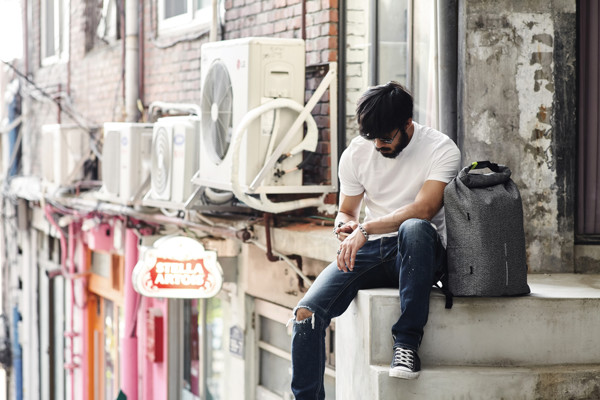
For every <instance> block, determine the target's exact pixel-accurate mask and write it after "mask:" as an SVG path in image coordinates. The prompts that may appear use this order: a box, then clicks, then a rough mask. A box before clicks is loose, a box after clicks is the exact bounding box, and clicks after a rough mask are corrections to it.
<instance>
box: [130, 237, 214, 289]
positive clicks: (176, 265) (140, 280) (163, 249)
mask: <svg viewBox="0 0 600 400" xmlns="http://www.w3.org/2000/svg"><path fill="white" fill-rule="evenodd" d="M132 281H133V287H134V289H135V290H136V291H137V292H138V293H140V294H142V295H144V296H149V297H170V298H186V299H191V298H208V297H213V296H215V295H216V294H217V293H219V291H220V290H221V286H222V285H223V272H222V270H221V266H220V265H219V263H218V262H217V253H216V252H214V251H208V250H205V249H204V246H202V244H200V243H199V242H197V241H196V240H194V239H191V238H188V237H184V236H168V237H165V238H162V239H159V240H157V241H156V243H155V244H154V247H151V248H148V249H146V250H145V251H143V252H142V253H141V257H140V260H139V262H138V263H137V265H136V266H135V268H134V270H133V276H132Z"/></svg>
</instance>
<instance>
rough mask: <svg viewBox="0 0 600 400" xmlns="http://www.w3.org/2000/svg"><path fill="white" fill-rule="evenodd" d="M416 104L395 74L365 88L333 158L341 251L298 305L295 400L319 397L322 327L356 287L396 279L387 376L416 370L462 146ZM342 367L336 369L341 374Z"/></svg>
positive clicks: (343, 306)
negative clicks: (430, 123) (420, 118)
mask: <svg viewBox="0 0 600 400" xmlns="http://www.w3.org/2000/svg"><path fill="white" fill-rule="evenodd" d="M412 113H413V99H412V96H411V95H410V93H408V91H407V90H406V89H405V88H404V87H402V85H400V84H399V83H396V82H389V83H387V84H385V85H380V86H376V87H372V88H369V89H368V90H367V91H366V92H365V93H364V94H363V95H362V97H361V98H360V99H359V101H358V105H357V110H356V114H357V120H358V124H359V128H360V136H358V137H356V138H354V139H353V140H352V142H351V143H350V145H349V146H348V148H347V149H346V150H345V151H344V153H343V154H342V157H341V159H340V165H339V178H340V204H339V212H338V214H337V216H336V219H335V228H334V233H335V234H336V235H337V237H338V239H339V240H340V247H339V250H338V252H337V259H336V260H335V261H334V262H332V263H331V264H330V265H329V266H328V267H327V268H326V269H325V270H324V271H323V272H322V273H321V274H320V275H319V276H318V277H317V279H316V281H315V282H314V284H313V285H312V286H311V287H310V289H309V290H308V292H307V293H306V295H305V296H304V298H303V299H302V300H301V301H300V302H299V303H298V306H297V307H296V308H295V310H294V316H295V319H294V329H293V334H292V391H293V393H294V395H295V396H296V399H297V400H303V399H311V400H312V399H324V398H325V389H324V386H323V376H324V372H325V329H326V328H327V326H328V325H329V323H330V321H331V319H332V318H335V317H337V316H339V315H341V314H342V313H343V312H344V311H345V310H346V309H347V308H348V306H349V305H350V302H351V301H352V300H353V299H354V297H355V296H356V294H357V292H358V291H359V290H360V289H369V288H379V287H396V288H399V290H400V308H401V311H402V315H401V316H400V318H399V319H398V321H396V323H395V324H394V325H393V327H392V337H393V341H394V346H393V352H394V354H393V358H392V365H391V368H390V376H393V377H397V378H404V379H415V378H418V376H419V373H420V370H421V366H420V360H419V356H418V354H417V351H418V349H419V345H420V344H421V338H422V337H423V328H424V326H425V324H426V323H427V317H428V314H429V295H430V292H431V287H432V284H433V281H434V277H435V274H436V272H437V271H438V270H439V269H441V268H442V266H443V265H444V263H445V262H446V250H445V231H446V229H445V222H444V210H443V207H442V206H443V195H444V188H445V186H446V184H447V183H448V182H450V180H452V178H454V177H455V176H456V174H457V173H458V170H459V167H460V152H459V150H458V148H457V147H456V145H455V144H454V142H453V141H452V140H450V139H449V138H448V137H447V136H446V135H444V134H442V133H440V132H438V131H436V130H434V129H432V128H428V127H426V126H422V125H419V124H418V123H416V122H414V121H413V120H412ZM363 201H364V202H365V219H364V221H363V222H362V224H361V223H360V221H359V216H360V210H361V205H362V202H363ZM343 368H344V366H342V365H341V366H338V371H340V373H344V372H343V371H342V369H343Z"/></svg>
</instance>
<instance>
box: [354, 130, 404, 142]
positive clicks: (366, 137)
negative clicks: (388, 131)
mask: <svg viewBox="0 0 600 400" xmlns="http://www.w3.org/2000/svg"><path fill="white" fill-rule="evenodd" d="M401 131H402V129H400V128H398V129H396V133H395V134H394V136H392V138H391V139H384V138H373V137H370V136H371V135H370V134H369V133H364V134H362V133H361V136H362V137H364V138H365V139H367V140H375V139H379V141H380V142H381V143H383V144H392V142H393V141H394V139H396V136H398V133H400V132H401Z"/></svg>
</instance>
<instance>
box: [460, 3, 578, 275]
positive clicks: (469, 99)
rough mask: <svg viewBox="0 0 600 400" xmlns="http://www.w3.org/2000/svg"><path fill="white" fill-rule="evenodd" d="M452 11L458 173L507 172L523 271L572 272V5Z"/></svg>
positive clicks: (470, 6)
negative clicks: (470, 167)
mask: <svg viewBox="0 0 600 400" xmlns="http://www.w3.org/2000/svg"><path fill="white" fill-rule="evenodd" d="M459 4H460V5H459V8H460V10H459V62H458V64H459V110H458V113H459V127H458V130H459V134H458V141H459V146H460V148H461V150H462V152H463V164H468V163H470V162H472V161H476V160H484V159H489V160H492V161H495V162H498V163H501V164H505V165H508V166H509V167H510V168H511V170H512V172H513V175H512V178H513V180H514V181H515V182H516V183H517V185H518V186H519V188H520V190H521V195H522V197H523V208H524V217H525V232H526V238H527V242H528V243H527V245H528V246H527V256H528V266H529V270H530V272H558V271H561V272H572V271H573V257H574V255H573V253H574V250H573V229H574V220H573V206H574V205H573V196H574V171H575V165H574V160H575V139H576V114H575V99H576V91H575V78H576V76H575V72H576V71H575V56H576V48H575V39H576V14H575V8H576V7H575V6H576V1H575V0H556V1H537V0H532V1H522V2H521V1H519V2H516V1H509V0H503V1H496V0H494V1H491V0H465V1H462V2H459Z"/></svg>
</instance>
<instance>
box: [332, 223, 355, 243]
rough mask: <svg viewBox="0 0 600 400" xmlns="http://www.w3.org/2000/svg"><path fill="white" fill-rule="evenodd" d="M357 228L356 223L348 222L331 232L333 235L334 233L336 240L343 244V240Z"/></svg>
mask: <svg viewBox="0 0 600 400" xmlns="http://www.w3.org/2000/svg"><path fill="white" fill-rule="evenodd" d="M357 226H358V223H357V222H355V221H348V222H346V223H345V224H343V225H341V226H339V227H337V228H335V229H334V230H333V233H335V236H336V237H337V238H338V240H339V241H340V242H343V241H344V239H346V238H347V237H348V235H350V234H351V233H352V232H353V231H354V229H356V227H357Z"/></svg>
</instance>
